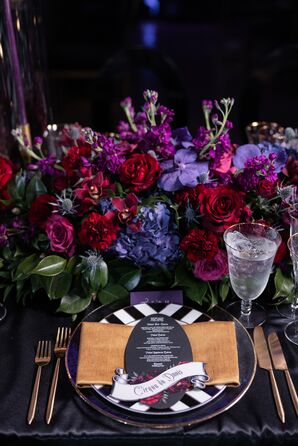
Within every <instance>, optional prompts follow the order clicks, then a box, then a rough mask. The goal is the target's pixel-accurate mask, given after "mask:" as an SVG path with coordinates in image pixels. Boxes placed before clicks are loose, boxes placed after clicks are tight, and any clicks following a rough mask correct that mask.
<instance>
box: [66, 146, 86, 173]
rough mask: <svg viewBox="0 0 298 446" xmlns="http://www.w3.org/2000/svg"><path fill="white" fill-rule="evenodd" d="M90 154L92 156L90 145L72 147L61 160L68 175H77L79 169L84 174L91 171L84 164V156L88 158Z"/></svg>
mask: <svg viewBox="0 0 298 446" xmlns="http://www.w3.org/2000/svg"><path fill="white" fill-rule="evenodd" d="M90 156H91V147H90V146H82V147H77V146H73V147H71V148H70V149H69V150H68V152H67V154H66V155H65V156H64V158H63V159H62V162H61V164H62V166H63V167H64V169H65V171H66V174H67V176H68V177H75V176H76V174H77V172H78V171H79V172H80V173H81V174H83V175H85V174H87V173H88V172H89V169H88V168H87V167H85V166H84V163H83V160H82V157H83V158H87V159H88V158H90Z"/></svg>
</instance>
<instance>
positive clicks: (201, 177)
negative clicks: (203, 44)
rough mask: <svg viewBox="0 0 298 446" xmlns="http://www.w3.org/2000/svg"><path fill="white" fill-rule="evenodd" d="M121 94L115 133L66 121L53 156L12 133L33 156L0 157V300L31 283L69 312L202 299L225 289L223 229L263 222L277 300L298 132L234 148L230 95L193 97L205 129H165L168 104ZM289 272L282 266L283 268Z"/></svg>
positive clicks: (297, 169) (218, 296)
mask: <svg viewBox="0 0 298 446" xmlns="http://www.w3.org/2000/svg"><path fill="white" fill-rule="evenodd" d="M144 99H145V103H144V106H143V108H142V110H141V111H140V112H138V113H136V112H135V110H134V108H133V105H132V101H131V99H130V98H126V99H125V100H124V101H123V102H122V103H121V106H122V107H123V110H124V113H125V115H126V121H121V122H120V123H119V125H118V128H117V133H108V134H103V133H98V132H95V131H93V130H91V129H90V128H81V127H80V126H79V125H78V124H75V125H69V126H65V127H64V129H63V131H62V134H61V141H60V149H61V156H59V157H58V156H57V157H56V156H54V155H50V156H49V155H47V154H46V153H44V150H43V146H44V144H43V140H42V138H40V137H37V138H35V140H34V145H33V147H29V145H28V142H27V141H26V140H24V139H23V138H22V135H21V134H20V133H19V132H17V131H14V135H15V137H16V138H17V139H18V142H19V144H20V145H21V147H22V150H25V151H27V154H28V155H30V157H31V163H30V164H27V165H26V166H25V168H23V169H20V170H17V169H16V168H15V166H14V165H13V164H12V162H11V161H10V160H8V159H6V158H5V157H0V198H1V222H0V223H1V224H0V257H1V259H0V277H1V287H2V289H3V294H4V299H6V298H7V297H13V296H16V299H17V300H18V301H22V302H24V303H26V302H27V300H28V299H31V298H32V296H34V295H38V293H39V292H40V291H43V292H45V293H46V294H47V296H48V298H49V299H51V300H56V304H57V310H58V311H61V312H65V313H69V314H74V315H75V314H77V313H79V312H81V311H83V310H85V309H86V308H87V307H88V306H89V305H90V303H91V301H92V299H98V300H99V301H100V302H101V303H103V304H105V303H109V302H111V301H114V300H116V299H121V298H124V297H126V296H128V294H129V292H130V291H131V290H133V289H142V290H145V289H152V288H157V289H167V288H173V287H176V288H179V289H183V290H184V292H185V294H186V296H188V297H189V298H191V299H193V300H195V301H198V302H199V303H207V305H209V306H212V305H214V304H216V303H218V302H220V301H221V300H224V299H225V298H226V297H227V295H228V293H229V289H230V285H229V278H228V266H227V255H226V251H225V249H224V243H223V238H222V236H223V232H224V231H225V229H226V228H228V227H229V226H231V225H232V224H235V223H238V222H245V221H253V220H254V221H262V222H264V223H267V224H269V225H271V226H274V227H276V228H278V229H280V231H281V235H282V238H283V243H282V244H281V245H280V248H279V250H278V252H277V255H276V258H275V274H274V275H273V277H274V279H275V288H276V293H275V297H276V298H280V297H289V296H290V294H291V292H292V281H291V279H290V274H289V273H288V262H289V257H288V253H287V248H286V243H285V241H286V239H287V237H288V221H287V212H286V211H287V210H288V208H289V206H291V203H293V202H294V201H295V192H296V184H297V182H298V160H297V158H298V156H297V147H298V145H297V139H296V137H297V135H296V133H295V132H294V131H293V130H292V129H287V130H286V131H285V133H284V140H283V141H282V142H280V143H279V144H274V143H271V142H269V141H263V142H262V143H260V144H257V145H252V144H246V145H243V146H237V145H236V144H234V143H232V142H231V139H230V136H229V132H230V130H231V129H232V127H233V125H232V123H231V122H230V121H229V119H228V118H229V114H230V111H231V109H232V106H233V102H234V101H233V99H222V100H221V101H220V102H219V103H218V102H217V101H214V102H212V101H209V100H208V101H207V100H206V101H203V104H202V105H203V115H204V118H205V126H201V127H199V128H198V130H197V132H196V135H194V136H193V135H191V134H190V132H189V130H188V129H187V128H186V127H185V128H179V129H172V127H171V124H172V121H173V116H174V112H173V111H172V110H169V109H168V108H166V107H164V106H162V105H159V104H158V94H157V93H156V92H154V91H149V90H147V91H145V92H144ZM289 271H290V269H289Z"/></svg>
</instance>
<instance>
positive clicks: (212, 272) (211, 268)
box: [193, 249, 228, 281]
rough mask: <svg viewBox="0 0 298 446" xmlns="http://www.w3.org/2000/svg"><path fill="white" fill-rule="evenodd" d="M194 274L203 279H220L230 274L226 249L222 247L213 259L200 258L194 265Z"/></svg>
mask: <svg viewBox="0 0 298 446" xmlns="http://www.w3.org/2000/svg"><path fill="white" fill-rule="evenodd" d="M193 273H194V275H195V276H196V277H197V278H198V279H201V280H206V281H208V280H220V279H222V278H223V277H224V276H225V275H226V274H228V260H227V254H226V252H225V251H223V250H222V249H220V250H219V251H218V252H217V253H216V254H215V256H214V257H213V258H212V259H211V260H207V259H203V260H198V261H197V262H196V263H195V266H194V271H193Z"/></svg>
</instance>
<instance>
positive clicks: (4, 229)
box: [0, 224, 8, 248]
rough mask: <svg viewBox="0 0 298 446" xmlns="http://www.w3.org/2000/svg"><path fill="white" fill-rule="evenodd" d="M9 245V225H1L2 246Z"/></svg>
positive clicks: (0, 237)
mask: <svg viewBox="0 0 298 446" xmlns="http://www.w3.org/2000/svg"><path fill="white" fill-rule="evenodd" d="M7 245H8V234H7V226H6V225H4V224H1V225H0V247H1V248H3V247H4V246H7Z"/></svg>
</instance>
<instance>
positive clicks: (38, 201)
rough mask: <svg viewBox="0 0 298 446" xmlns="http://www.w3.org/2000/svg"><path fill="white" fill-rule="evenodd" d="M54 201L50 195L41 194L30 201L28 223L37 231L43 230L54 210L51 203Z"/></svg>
mask: <svg viewBox="0 0 298 446" xmlns="http://www.w3.org/2000/svg"><path fill="white" fill-rule="evenodd" d="M56 201H57V200H56V198H55V197H54V196H53V195H50V194H42V195H39V196H38V197H36V198H35V199H34V200H33V201H32V203H31V207H30V210H29V214H28V218H29V222H30V223H31V224H32V225H36V226H37V227H38V228H39V229H44V228H45V226H46V223H47V220H48V218H49V217H50V216H51V215H52V212H53V209H54V207H53V204H52V203H55V202H56Z"/></svg>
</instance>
